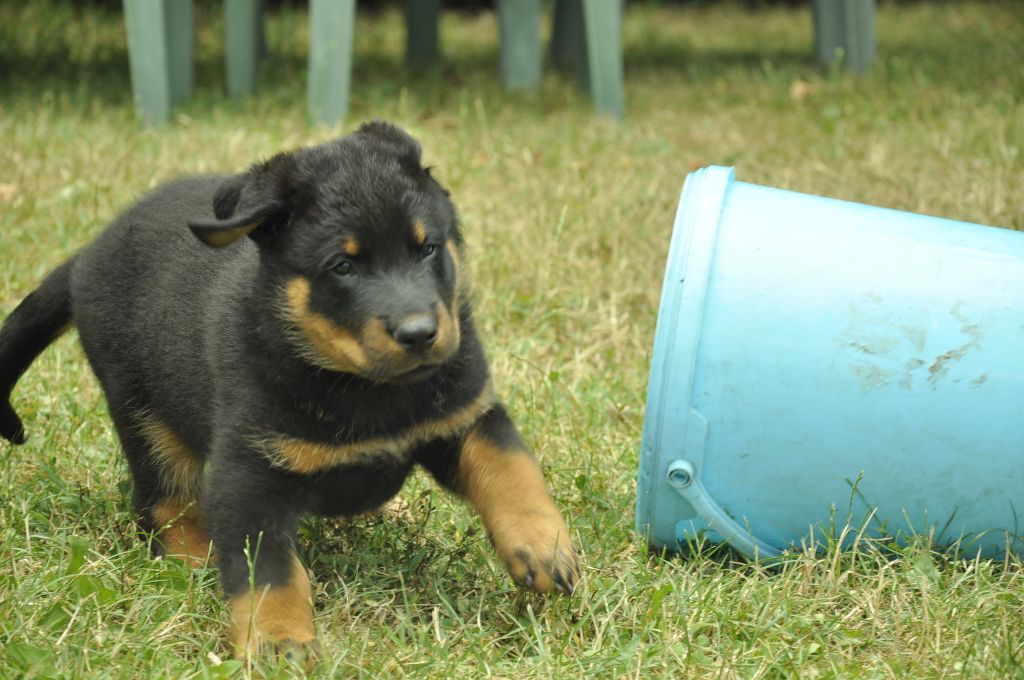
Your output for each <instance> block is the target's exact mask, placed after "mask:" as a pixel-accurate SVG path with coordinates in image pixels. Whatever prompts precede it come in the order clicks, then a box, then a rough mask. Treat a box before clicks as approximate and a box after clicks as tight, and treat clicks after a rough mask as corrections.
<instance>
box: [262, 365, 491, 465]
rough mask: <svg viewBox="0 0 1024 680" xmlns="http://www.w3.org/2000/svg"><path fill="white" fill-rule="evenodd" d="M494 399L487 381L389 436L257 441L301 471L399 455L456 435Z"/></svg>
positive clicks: (280, 461)
mask: <svg viewBox="0 0 1024 680" xmlns="http://www.w3.org/2000/svg"><path fill="white" fill-rule="evenodd" d="M494 401H495V398H494V389H493V387H492V386H491V383H490V382H488V383H487V385H486V386H485V387H484V389H483V390H482V391H481V393H480V395H479V396H478V397H477V398H476V399H474V400H473V401H472V402H470V403H469V404H467V405H466V406H463V407H462V408H461V409H459V410H457V411H455V412H454V413H451V414H449V415H447V416H445V417H443V418H438V419H436V420H429V421H426V422H423V423H417V424H416V425H413V426H411V427H409V428H407V429H405V430H402V431H401V432H399V433H397V434H395V435H392V436H387V437H374V438H371V439H364V440H361V441H357V442H351V443H342V444H324V443H320V442H310V441H306V440H303V439H296V438H293V437H282V436H274V437H270V438H268V439H264V440H262V441H260V442H259V448H260V449H261V450H262V451H263V453H264V455H266V456H267V458H268V459H269V460H270V462H271V464H272V465H273V466H274V467H278V468H281V469H284V470H289V471H291V472H297V473H300V474H313V473H315V472H319V471H321V470H326V469H329V468H332V467H337V466H339V465H348V464H352V463H357V462H359V461H360V460H363V459H365V458H367V457H370V456H377V455H381V454H384V455H390V456H402V455H404V454H405V453H406V452H408V451H409V450H410V449H412V448H413V447H414V446H416V445H418V444H423V443H425V442H428V441H430V440H432V439H442V438H448V437H456V436H459V435H461V434H462V433H463V432H466V431H467V430H468V429H469V428H470V427H472V426H473V423H475V422H476V421H477V420H478V419H479V418H480V417H481V416H482V415H484V414H485V413H487V411H488V410H490V408H491V407H492V406H494Z"/></svg>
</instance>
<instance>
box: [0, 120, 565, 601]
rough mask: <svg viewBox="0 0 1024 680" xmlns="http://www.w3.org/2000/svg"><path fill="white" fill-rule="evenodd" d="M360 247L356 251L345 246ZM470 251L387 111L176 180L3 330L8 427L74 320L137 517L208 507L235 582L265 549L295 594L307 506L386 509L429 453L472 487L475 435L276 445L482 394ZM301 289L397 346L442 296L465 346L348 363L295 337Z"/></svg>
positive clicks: (491, 416) (235, 587) (451, 406)
mask: <svg viewBox="0 0 1024 680" xmlns="http://www.w3.org/2000/svg"><path fill="white" fill-rule="evenodd" d="M417 223H419V225H420V226H417ZM417 230H419V231H418V232H417ZM415 233H418V234H419V235H420V236H417V237H414V236H413V234H415ZM244 236H247V238H245V237H244ZM197 237H198V238H197ZM420 237H425V238H424V241H422V242H421V241H417V239H418V238H420ZM346 238H348V239H351V240H352V241H354V242H355V243H356V244H357V250H358V252H357V253H350V252H346V251H345V250H344V243H345V239H346ZM204 242H205V243H204ZM448 244H451V245H450V246H449V245H448ZM461 244H462V237H461V235H460V233H459V230H458V225H457V218H456V213H455V209H454V207H453V205H452V203H451V202H450V200H449V198H448V193H447V192H446V191H445V190H444V189H443V188H442V187H441V186H440V185H439V184H438V183H437V182H436V181H435V180H434V179H433V178H432V177H431V176H430V174H429V173H428V172H427V171H425V170H424V169H423V168H421V167H420V147H419V145H418V144H417V143H416V142H415V141H414V140H413V139H412V138H411V137H409V136H408V135H407V134H406V133H405V132H403V131H402V130H400V129H399V128H397V127H394V126H392V125H389V124H387V123H381V122H374V123H370V124H367V125H364V126H363V127H362V128H360V129H359V130H358V131H357V132H356V133H354V134H352V135H350V136H348V137H344V138H341V139H339V140H336V141H332V142H329V143H326V144H323V145H321V146H317V147H313V148H307V149H300V150H297V151H294V152H291V153H287V154H280V155H277V156H275V157H273V158H271V159H270V160H268V161H266V162H263V163H259V164H257V165H255V166H253V167H252V168H251V169H250V170H249V171H247V172H245V173H242V174H240V175H235V176H229V177H195V178H188V179H183V180H180V181H176V182H173V183H170V184H167V185H165V186H162V187H160V188H158V189H157V190H155V191H154V192H152V193H151V194H149V195H147V196H146V197H144V198H143V199H142V200H140V201H139V202H138V203H137V204H135V205H134V206H133V207H131V208H130V209H129V210H127V211H126V212H125V213H124V214H122V215H121V216H120V217H119V218H118V219H117V220H116V221H115V222H114V223H113V224H111V225H110V227H109V228H107V229H106V230H105V231H104V232H103V233H102V234H101V235H100V236H99V237H98V238H97V239H96V240H95V241H94V242H93V243H91V244H90V245H89V246H87V247H86V248H85V249H84V250H83V251H81V252H80V253H79V254H78V255H77V256H76V257H74V258H72V259H71V260H69V261H68V262H66V263H64V264H63V265H61V266H60V267H59V268H58V269H56V270H55V271H54V272H53V273H52V274H50V275H49V276H48V277H47V278H46V280H45V281H44V282H43V284H42V285H41V286H40V288H39V289H38V290H36V291H35V292H34V293H32V294H31V295H29V297H28V298H26V299H25V300H24V301H23V302H22V303H21V304H20V305H19V306H18V307H17V308H16V309H15V310H14V312H12V313H11V315H10V316H9V317H8V318H7V320H6V322H5V323H4V325H3V327H2V328H0V391H2V394H3V396H4V397H5V399H4V400H3V403H2V404H0V435H2V436H3V437H4V438H6V439H9V440H11V441H13V442H15V443H19V442H21V441H23V440H24V432H23V430H22V426H21V421H20V420H19V419H18V417H17V415H15V413H14V410H13V409H12V408H11V406H10V403H9V395H10V392H11V389H12V388H13V386H14V383H15V382H16V381H17V379H18V378H19V376H20V375H21V374H22V373H23V372H24V370H25V369H26V368H27V367H28V365H29V364H30V363H31V361H32V360H33V359H34V358H35V357H36V356H37V355H38V354H39V352H41V351H42V350H43V349H44V348H45V347H46V346H47V345H48V344H49V343H50V342H51V341H52V340H53V339H54V338H55V337H56V336H57V335H58V334H59V332H60V330H61V329H62V328H64V327H66V326H67V324H68V323H69V322H73V323H74V324H75V325H76V326H77V327H78V331H79V335H80V338H81V342H82V345H83V347H84V348H85V352H86V354H87V356H88V358H89V361H90V363H91V365H92V368H93V370H94V371H95V373H96V375H97V376H98V378H99V380H100V382H101V384H102V386H103V390H104V392H105V394H106V397H107V400H108V402H109V406H110V412H111V415H112V417H113V420H114V423H115V425H116V428H117V432H118V435H119V438H120V440H121V443H122V445H123V448H124V451H125V454H126V456H127V458H128V461H129V464H130V467H131V471H132V475H133V478H134V483H135V500H134V502H135V509H136V511H137V513H138V515H139V518H140V523H141V526H142V527H143V528H144V529H145V530H147V531H156V530H158V529H159V528H160V527H159V526H156V524H157V523H158V522H157V520H156V519H155V517H154V508H156V507H157V506H158V505H159V504H160V503H161V502H163V501H165V500H166V499H167V498H168V497H169V496H172V495H175V494H178V495H179V496H181V495H183V496H184V497H185V499H186V500H201V507H202V515H203V517H204V518H205V521H206V524H207V526H208V529H209V531H210V534H211V535H212V538H213V543H214V546H215V551H216V557H217V561H218V566H219V567H220V570H221V575H222V576H221V578H222V583H223V586H224V589H225V591H226V592H227V593H228V594H229V595H235V594H237V593H239V592H241V591H243V590H244V589H245V588H246V586H247V583H248V579H249V570H248V565H247V564H246V556H245V548H246V546H247V545H248V546H249V548H250V550H254V549H255V545H253V544H254V543H259V553H258V559H257V562H256V575H255V578H256V584H257V585H261V584H269V585H271V586H273V585H281V584H285V583H287V582H288V579H289V578H290V577H289V569H290V562H289V559H290V556H291V555H293V554H294V537H295V530H296V523H297V522H298V519H299V517H300V516H301V515H302V514H303V513H306V512H317V513H325V514H332V515H338V514H340V515H351V514H355V513H359V512H363V511H365V510H369V509H371V508H374V507H376V506H378V505H380V504H381V503H383V502H384V501H386V500H387V499H388V498H390V497H391V496H392V495H394V494H395V493H396V492H397V491H398V490H399V488H400V487H401V485H402V483H403V481H404V480H405V478H406V476H407V474H408V473H409V472H410V470H411V468H412V466H413V465H414V464H417V463H419V464H422V465H423V466H425V467H426V468H427V469H429V470H430V471H431V472H432V473H433V474H434V476H435V477H436V478H437V479H438V480H439V481H440V482H441V483H442V484H443V485H445V486H447V487H449V488H452V489H457V487H458V484H459V480H458V470H457V468H458V460H459V444H458V440H459V437H460V436H461V434H462V432H464V431H465V430H466V427H462V428H461V430H458V431H456V429H457V428H453V429H452V431H451V432H447V431H445V432H441V433H440V434H439V435H438V436H423V437H420V438H419V439H416V440H415V441H411V442H407V445H405V446H404V447H399V448H401V449H402V450H400V451H397V452H395V451H391V452H390V453H388V454H383V453H382V454H380V455H374V454H372V452H371V453H370V454H368V455H361V456H359V457H357V458H356V459H353V460H351V461H343V462H342V463H339V464H336V465H328V466H321V468H318V469H317V470H315V471H313V472H310V473H309V474H304V473H298V472H295V471H294V470H290V469H288V468H287V466H284V467H282V466H281V465H280V464H279V463H278V462H275V461H274V460H273V457H272V456H270V457H268V455H267V453H266V451H265V450H263V448H262V447H264V446H265V444H264V443H261V442H266V441H267V439H268V437H269V438H272V437H288V438H293V439H296V440H302V441H306V442H314V443H322V444H327V445H345V444H348V443H351V442H365V441H368V440H372V441H376V440H378V439H379V440H380V441H382V442H385V443H386V442H388V441H389V438H390V437H396V436H400V435H401V434H402V433H403V432H408V431H409V430H410V428H414V427H417V426H421V425H422V424H424V423H427V424H430V423H433V422H442V421H444V419H445V418H448V417H450V416H451V415H452V414H456V413H458V412H459V411H460V409H465V408H467V407H468V406H470V405H473V404H475V403H476V402H477V401H479V399H480V397H481V395H482V394H485V393H487V392H488V391H489V383H490V379H489V375H488V368H487V363H486V361H485V359H484V355H483V352H482V350H481V346H480V343H479V341H478V339H477V336H476V333H475V331H474V328H473V322H472V318H471V314H470V309H469V306H468V303H467V302H466V299H465V298H466V296H465V295H463V297H462V298H459V297H458V296H459V289H458V283H457V280H458V278H459V275H458V268H459V267H461ZM211 246H217V247H211ZM354 248H355V247H354ZM345 261H348V262H350V263H351V264H343V262H345ZM350 267H351V268H352V270H353V271H354V274H353V273H352V271H350V270H349V268H350ZM296 280H304V281H306V282H307V283H308V284H309V285H308V288H307V292H308V298H307V302H308V311H309V313H310V314H312V315H315V317H316V319H321V320H322V319H327V320H329V321H331V322H332V323H334V324H336V325H337V326H338V327H342V328H345V329H349V330H353V331H354V332H358V330H359V329H365V328H367V327H368V326H367V324H372V323H378V322H379V324H380V326H381V327H382V328H385V329H386V332H387V333H390V334H391V335H392V336H394V337H398V336H397V335H396V334H397V333H398V332H399V330H396V329H400V328H401V327H402V323H403V319H407V318H415V320H416V322H415V324H414V326H409V325H408V324H407V325H406V327H405V328H406V331H408V329H409V328H411V327H414V328H415V331H416V332H417V333H418V336H417V338H418V340H423V338H422V337H420V336H423V335H424V333H427V334H428V335H429V329H430V327H431V323H433V324H434V326H435V327H436V326H437V320H436V319H433V321H431V312H430V310H432V309H434V305H436V304H438V303H440V304H442V305H447V306H449V308H451V309H453V311H454V313H455V315H456V316H457V317H458V322H459V323H458V325H459V328H460V331H461V335H460V341H459V342H458V344H457V346H456V347H455V349H454V350H453V351H452V352H451V353H450V355H445V356H443V357H442V358H441V360H437V361H428V360H426V359H424V360H423V363H424V365H413V368H412V369H411V370H405V369H406V368H408V365H407V364H408V362H405V355H404V354H395V356H396V357H398V358H397V359H395V360H394V361H391V362H390V363H389V361H384V360H381V361H378V362H377V363H376V364H374V365H373V366H371V367H370V368H368V369H367V370H365V371H346V370H344V369H336V367H335V366H332V365H331V363H330V361H322V360H321V359H323V357H319V358H318V356H317V355H316V351H315V348H313V349H311V347H310V345H309V343H308V342H306V343H304V342H303V341H302V340H301V339H297V334H301V330H302V328H301V325H299V324H298V322H296V321H295V319H296V318H298V317H297V316H295V313H294V311H295V309H296V308H295V307H294V306H293V307H289V306H288V305H289V304H290V303H289V300H291V298H289V297H288V293H287V290H288V286H289V284H290V283H294V282H295V281H296ZM300 297H301V296H300ZM452 306H453V307H452ZM282 310H284V311H282ZM416 324H418V325H416ZM424 327H426V328H427V330H426V331H424V330H423V329H424ZM435 329H436V328H435ZM380 337H386V336H385V335H381V336H380ZM431 341H432V339H430V338H428V339H427V342H431ZM439 342H440V341H439ZM410 351H412V350H410ZM417 351H418V350H417ZM311 353H312V354H311ZM389 356H390V355H389ZM414 364H415V362H414ZM409 365H412V364H409ZM485 406H486V405H485ZM486 408H487V409H489V410H485V411H484V412H482V413H481V414H479V416H480V419H483V418H484V416H486V419H487V421H488V423H489V424H488V425H487V430H488V431H489V432H491V433H493V434H491V435H490V438H491V439H492V440H502V441H497V444H498V445H507V446H508V447H509V448H511V447H521V446H522V445H521V441H520V439H519V437H518V435H517V434H516V432H515V429H514V427H513V426H512V424H511V422H510V421H508V417H507V414H506V413H505V411H504V409H502V408H501V406H500V404H497V403H495V404H494V405H493V406H486ZM146 418H152V419H156V421H158V422H159V423H160V424H161V425H162V426H165V427H166V429H167V430H169V431H170V432H172V433H173V434H174V435H175V436H176V437H177V438H178V440H180V442H181V443H183V444H184V445H185V447H186V448H187V450H190V451H192V452H194V453H195V454H196V455H197V456H200V457H201V458H202V459H203V460H205V462H206V473H205V477H204V478H203V479H202V480H201V488H202V496H201V499H200V498H195V499H189V498H188V493H187V492H186V491H181V490H178V491H175V490H174V489H170V490H169V487H168V483H167V481H166V479H165V478H164V477H162V476H161V475H162V474H164V475H165V473H162V472H161V464H162V463H161V462H160V460H158V459H157V457H156V456H155V455H154V453H153V446H152V441H151V440H148V439H147V436H146V432H145V428H144V427H143V425H141V424H140V419H146ZM147 422H148V421H147ZM481 422H482V420H481ZM505 440H507V441H505ZM165 476H166V475H165ZM197 496H198V493H197ZM574 559H575V558H573V560H574ZM573 564H574V562H573ZM531 578H532V577H531ZM570 586H571V581H570Z"/></svg>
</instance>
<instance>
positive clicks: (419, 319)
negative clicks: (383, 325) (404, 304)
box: [388, 314, 438, 353]
mask: <svg viewBox="0 0 1024 680" xmlns="http://www.w3.org/2000/svg"><path fill="white" fill-rule="evenodd" d="M437 331H438V324H437V316H436V315H434V314H412V315H409V316H407V317H405V318H403V319H402V320H401V321H399V322H398V323H397V324H388V333H390V334H391V337H392V338H394V340H395V342H397V343H398V344H399V346H401V347H402V349H404V350H405V351H407V352H413V353H423V352H426V351H427V350H429V349H430V348H431V347H433V346H434V343H435V342H436V341H437Z"/></svg>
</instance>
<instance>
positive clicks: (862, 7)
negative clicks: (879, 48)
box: [813, 0, 875, 73]
mask: <svg viewBox="0 0 1024 680" xmlns="http://www.w3.org/2000/svg"><path fill="white" fill-rule="evenodd" d="M813 15H814V37H815V43H816V44H817V52H818V59H819V60H820V61H821V63H822V64H823V65H825V66H829V65H831V64H833V63H835V62H836V61H842V63H843V65H845V66H846V67H847V68H849V69H850V70H851V71H853V72H854V73H864V72H865V71H867V69H868V67H869V66H870V65H871V62H872V61H873V60H874V57H875V0H814V4H813Z"/></svg>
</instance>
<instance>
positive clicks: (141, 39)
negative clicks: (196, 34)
mask: <svg viewBox="0 0 1024 680" xmlns="http://www.w3.org/2000/svg"><path fill="white" fill-rule="evenodd" d="M124 18H125V30H126V33H127V35H128V55H129V58H128V62H129V69H130V71H131V81H132V93H133V96H134V99H135V105H136V108H137V109H138V111H139V113H140V114H141V115H142V118H143V121H144V122H145V123H146V124H147V125H155V124H159V123H164V122H166V121H167V120H168V119H169V118H170V115H171V107H172V106H173V105H174V104H175V103H176V102H179V101H181V100H182V99H185V98H186V97H188V96H189V95H190V94H191V93H192V52H193V30H192V0H124Z"/></svg>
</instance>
